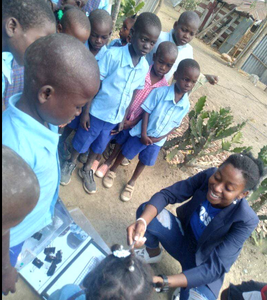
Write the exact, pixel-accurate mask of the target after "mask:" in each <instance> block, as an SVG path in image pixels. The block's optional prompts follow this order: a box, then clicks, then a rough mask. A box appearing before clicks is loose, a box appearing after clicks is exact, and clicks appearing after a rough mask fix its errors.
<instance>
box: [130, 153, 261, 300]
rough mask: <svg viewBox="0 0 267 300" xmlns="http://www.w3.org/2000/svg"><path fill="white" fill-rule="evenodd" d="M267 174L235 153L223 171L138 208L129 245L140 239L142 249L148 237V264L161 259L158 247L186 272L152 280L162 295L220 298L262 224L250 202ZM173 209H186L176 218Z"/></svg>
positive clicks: (252, 160) (145, 255) (202, 176)
mask: <svg viewBox="0 0 267 300" xmlns="http://www.w3.org/2000/svg"><path fill="white" fill-rule="evenodd" d="M265 172H266V170H264V165H263V162H262V161H260V160H259V159H255V158H254V157H253V156H252V154H251V153H242V154H233V155H231V156H229V157H228V158H227V159H226V160H225V161H224V162H223V163H222V164H221V165H220V166H219V168H218V169H217V168H210V169H207V170H205V171H202V172H200V173H198V174H196V175H194V176H192V177H189V178H188V179H186V180H182V181H179V182H177V183H175V184H174V185H172V186H170V187H167V188H165V189H163V190H161V191H160V192H158V193H156V194H155V195H154V196H153V197H152V198H151V199H150V201H149V202H146V203H143V204H142V205H141V206H140V207H139V208H138V210H137V213H136V216H137V218H139V219H137V221H136V222H135V223H133V224H132V225H130V226H129V227H128V242H129V243H130V244H131V243H132V241H133V239H135V240H136V244H135V245H136V247H137V248H138V247H140V246H141V245H142V243H141V242H139V238H142V239H143V237H144V236H145V237H146V238H147V240H146V242H145V245H146V247H145V248H143V249H141V250H136V254H137V255H139V256H140V257H142V258H143V259H144V260H145V261H146V262H147V263H157V262H159V261H160V260H161V258H162V254H163V253H162V250H161V248H160V246H159V243H161V245H162V246H163V247H164V248H165V249H166V251H167V252H168V253H169V254H170V255H171V256H173V257H174V258H175V259H176V260H178V261H179V262H180V264H181V266H182V273H180V274H177V275H171V276H165V275H161V276H155V277H154V279H153V281H154V282H155V283H159V284H160V285H161V290H162V288H165V290H166V289H168V288H179V289H177V290H176V291H175V293H174V296H173V298H172V299H174V300H176V299H177V300H178V299H180V300H187V299H193V298H194V299H200V300H215V299H217V297H218V294H219V291H220V289H221V287H222V284H223V280H224V276H225V273H227V272H229V270H230V268H231V266H232V265H233V263H234V262H235V261H236V260H237V258H238V256H239V254H240V252H241V250H242V247H243V244H244V242H245V241H246V240H247V239H248V238H249V236H250V234H251V233H252V231H253V230H254V229H255V228H256V226H257V224H258V222H259V219H258V217H257V215H256V213H255V212H254V211H253V209H252V208H251V207H250V206H249V204H248V202H247V200H246V199H245V197H246V196H247V195H248V194H249V191H251V190H255V189H256V188H257V185H258V183H259V182H260V180H261V177H262V176H263V175H264V173H265ZM187 200H188V201H187ZM169 204H182V205H179V206H178V208H177V209H176V215H177V216H174V215H173V214H172V213H170V212H169V211H168V210H166V209H165V207H166V206H167V205H169ZM163 281H164V282H163ZM179 295H180V296H179Z"/></svg>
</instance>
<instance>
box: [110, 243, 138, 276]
mask: <svg viewBox="0 0 267 300" xmlns="http://www.w3.org/2000/svg"><path fill="white" fill-rule="evenodd" d="M112 254H113V255H114V256H115V257H118V258H122V259H125V258H127V257H129V256H131V255H134V251H133V249H131V250H125V249H123V246H122V245H120V246H119V245H114V246H113V247H112ZM126 266H127V269H128V270H129V271H130V272H134V261H133V259H131V257H130V260H129V262H128V264H126Z"/></svg>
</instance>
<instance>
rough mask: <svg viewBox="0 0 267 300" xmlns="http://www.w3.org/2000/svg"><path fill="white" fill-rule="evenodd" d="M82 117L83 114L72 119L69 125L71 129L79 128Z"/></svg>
mask: <svg viewBox="0 0 267 300" xmlns="http://www.w3.org/2000/svg"><path fill="white" fill-rule="evenodd" d="M80 118H81V115H79V116H77V117H75V119H74V120H72V121H71V122H70V123H69V124H68V125H67V126H68V127H70V128H71V129H74V130H77V129H78V128H79V126H80Z"/></svg>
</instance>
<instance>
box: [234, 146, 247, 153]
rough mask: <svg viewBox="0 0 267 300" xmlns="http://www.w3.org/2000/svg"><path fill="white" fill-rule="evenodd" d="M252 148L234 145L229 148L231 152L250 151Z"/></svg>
mask: <svg viewBox="0 0 267 300" xmlns="http://www.w3.org/2000/svg"><path fill="white" fill-rule="evenodd" d="M251 149H252V147H235V148H234V149H232V150H231V152H234V153H241V152H243V151H245V150H246V151H250V150H251Z"/></svg>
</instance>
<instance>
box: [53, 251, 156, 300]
mask: <svg viewBox="0 0 267 300" xmlns="http://www.w3.org/2000/svg"><path fill="white" fill-rule="evenodd" d="M112 252H113V254H110V255H109V256H107V257H106V258H105V259H104V260H103V261H102V262H101V263H100V264H99V265H98V266H97V267H96V268H95V269H94V270H93V271H91V272H90V273H89V274H88V275H87V276H86V277H85V278H84V280H83V287H84V290H82V289H81V288H80V287H79V286H77V285H74V284H69V285H66V286H64V287H63V288H61V289H60V290H57V291H55V292H54V293H53V294H52V295H51V296H50V297H49V300H68V299H73V300H74V299H75V300H76V299H77V300H85V299H86V300H101V299H112V300H123V299H127V300H149V299H151V297H152V293H153V283H152V274H153V273H152V270H151V268H150V266H149V265H148V264H146V263H144V262H143V261H142V260H141V259H139V258H137V257H136V256H135V255H134V253H133V251H129V250H124V249H122V247H120V246H119V245H114V246H113V247H112Z"/></svg>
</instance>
